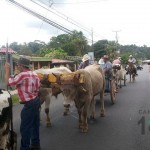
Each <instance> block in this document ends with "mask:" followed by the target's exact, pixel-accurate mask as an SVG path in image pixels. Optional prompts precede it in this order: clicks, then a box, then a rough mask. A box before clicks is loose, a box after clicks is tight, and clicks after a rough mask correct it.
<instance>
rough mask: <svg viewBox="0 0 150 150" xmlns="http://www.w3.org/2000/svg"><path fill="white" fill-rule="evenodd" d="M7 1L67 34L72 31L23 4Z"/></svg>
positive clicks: (11, 0) (12, 0)
mask: <svg viewBox="0 0 150 150" xmlns="http://www.w3.org/2000/svg"><path fill="white" fill-rule="evenodd" d="M7 1H9V2H10V3H12V4H14V5H15V6H17V7H19V8H21V9H23V10H24V11H26V12H28V13H30V14H32V15H33V16H35V17H37V18H39V19H41V20H43V21H45V22H47V23H48V24H50V25H52V26H54V27H56V28H58V29H60V30H62V31H64V32H66V33H68V34H72V31H71V30H69V29H67V28H65V27H63V26H62V25H60V24H58V23H56V22H54V21H52V20H50V19H48V18H46V17H44V16H42V15H40V14H38V13H36V12H34V11H32V10H31V9H29V8H26V7H25V6H23V5H21V4H20V3H18V2H16V1H14V0H7Z"/></svg>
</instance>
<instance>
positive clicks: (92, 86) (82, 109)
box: [55, 65, 105, 132]
mask: <svg viewBox="0 0 150 150" xmlns="http://www.w3.org/2000/svg"><path fill="white" fill-rule="evenodd" d="M55 76H56V78H57V83H58V84H59V85H60V88H61V90H62V91H63V93H64V95H66V97H67V98H68V99H69V100H74V102H75V105H76V108H77V111H78V115H79V129H81V132H87V131H88V123H87V117H88V112H89V110H90V115H91V117H92V118H95V101H94V97H95V96H96V95H98V94H100V102H101V107H100V108H101V109H100V112H101V116H104V115H105V111H104V99H103V96H104V89H105V78H104V74H103V71H102V69H101V68H100V67H99V65H90V66H88V67H86V68H85V69H80V70H77V71H75V72H74V73H69V74H55Z"/></svg>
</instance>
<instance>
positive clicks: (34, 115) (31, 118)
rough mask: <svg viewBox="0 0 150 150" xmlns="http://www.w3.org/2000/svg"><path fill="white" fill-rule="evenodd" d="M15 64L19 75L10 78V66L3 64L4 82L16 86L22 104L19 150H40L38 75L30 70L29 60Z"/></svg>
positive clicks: (22, 60) (22, 58) (21, 60)
mask: <svg viewBox="0 0 150 150" xmlns="http://www.w3.org/2000/svg"><path fill="white" fill-rule="evenodd" d="M17 64H18V70H19V71H20V73H19V74H17V75H16V76H15V77H10V64H9V63H8V62H6V63H5V72H6V74H5V81H6V83H7V84H8V85H9V86H13V85H15V86H16V88H17V90H18V95H19V98H20V103H21V104H24V107H23V109H22V111H21V125H20V132H21V146H20V150H41V148H40V139H39V123H40V118H39V108H40V99H39V97H38V91H39V86H40V80H39V78H38V75H37V74H36V73H34V72H32V71H31V70H30V60H28V59H26V58H24V57H21V58H20V59H19V60H18V63H17Z"/></svg>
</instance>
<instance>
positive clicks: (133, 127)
mask: <svg viewBox="0 0 150 150" xmlns="http://www.w3.org/2000/svg"><path fill="white" fill-rule="evenodd" d="M127 79H128V77H127ZM96 99H97V104H96V119H97V121H96V122H95V123H92V122H91V123H90V124H89V131H88V133H80V131H79V130H78V115H77V111H76V109H75V107H74V106H72V107H71V109H70V114H69V115H68V116H66V117H64V116H63V105H62V102H63V97H62V95H59V96H58V99H55V98H53V99H52V101H51V106H50V116H51V118H52V127H50V128H46V126H45V114H44V109H42V122H41V127H40V137H41V147H42V150H150V73H149V72H148V65H146V66H144V69H143V70H142V71H138V77H136V82H135V83H129V80H127V86H125V87H124V86H123V88H122V89H119V93H118V94H117V101H116V104H114V105H112V104H111V101H110V96H109V95H106V96H105V110H106V117H104V118H101V117H100V111H99V107H100V106H99V100H98V97H96ZM21 107H22V105H20V104H19V105H15V106H14V108H13V115H14V118H13V119H14V120H13V121H14V130H15V131H16V132H17V134H18V150H19V146H20V133H19V125H20V111H21Z"/></svg>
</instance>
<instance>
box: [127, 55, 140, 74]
mask: <svg viewBox="0 0 150 150" xmlns="http://www.w3.org/2000/svg"><path fill="white" fill-rule="evenodd" d="M128 63H133V64H134V68H135V72H136V73H135V74H136V75H138V74H137V67H136V64H135V63H136V59H135V58H134V57H133V56H132V55H130V56H129V59H128ZM128 68H129V65H127V66H126V69H127V72H126V74H128Z"/></svg>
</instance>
